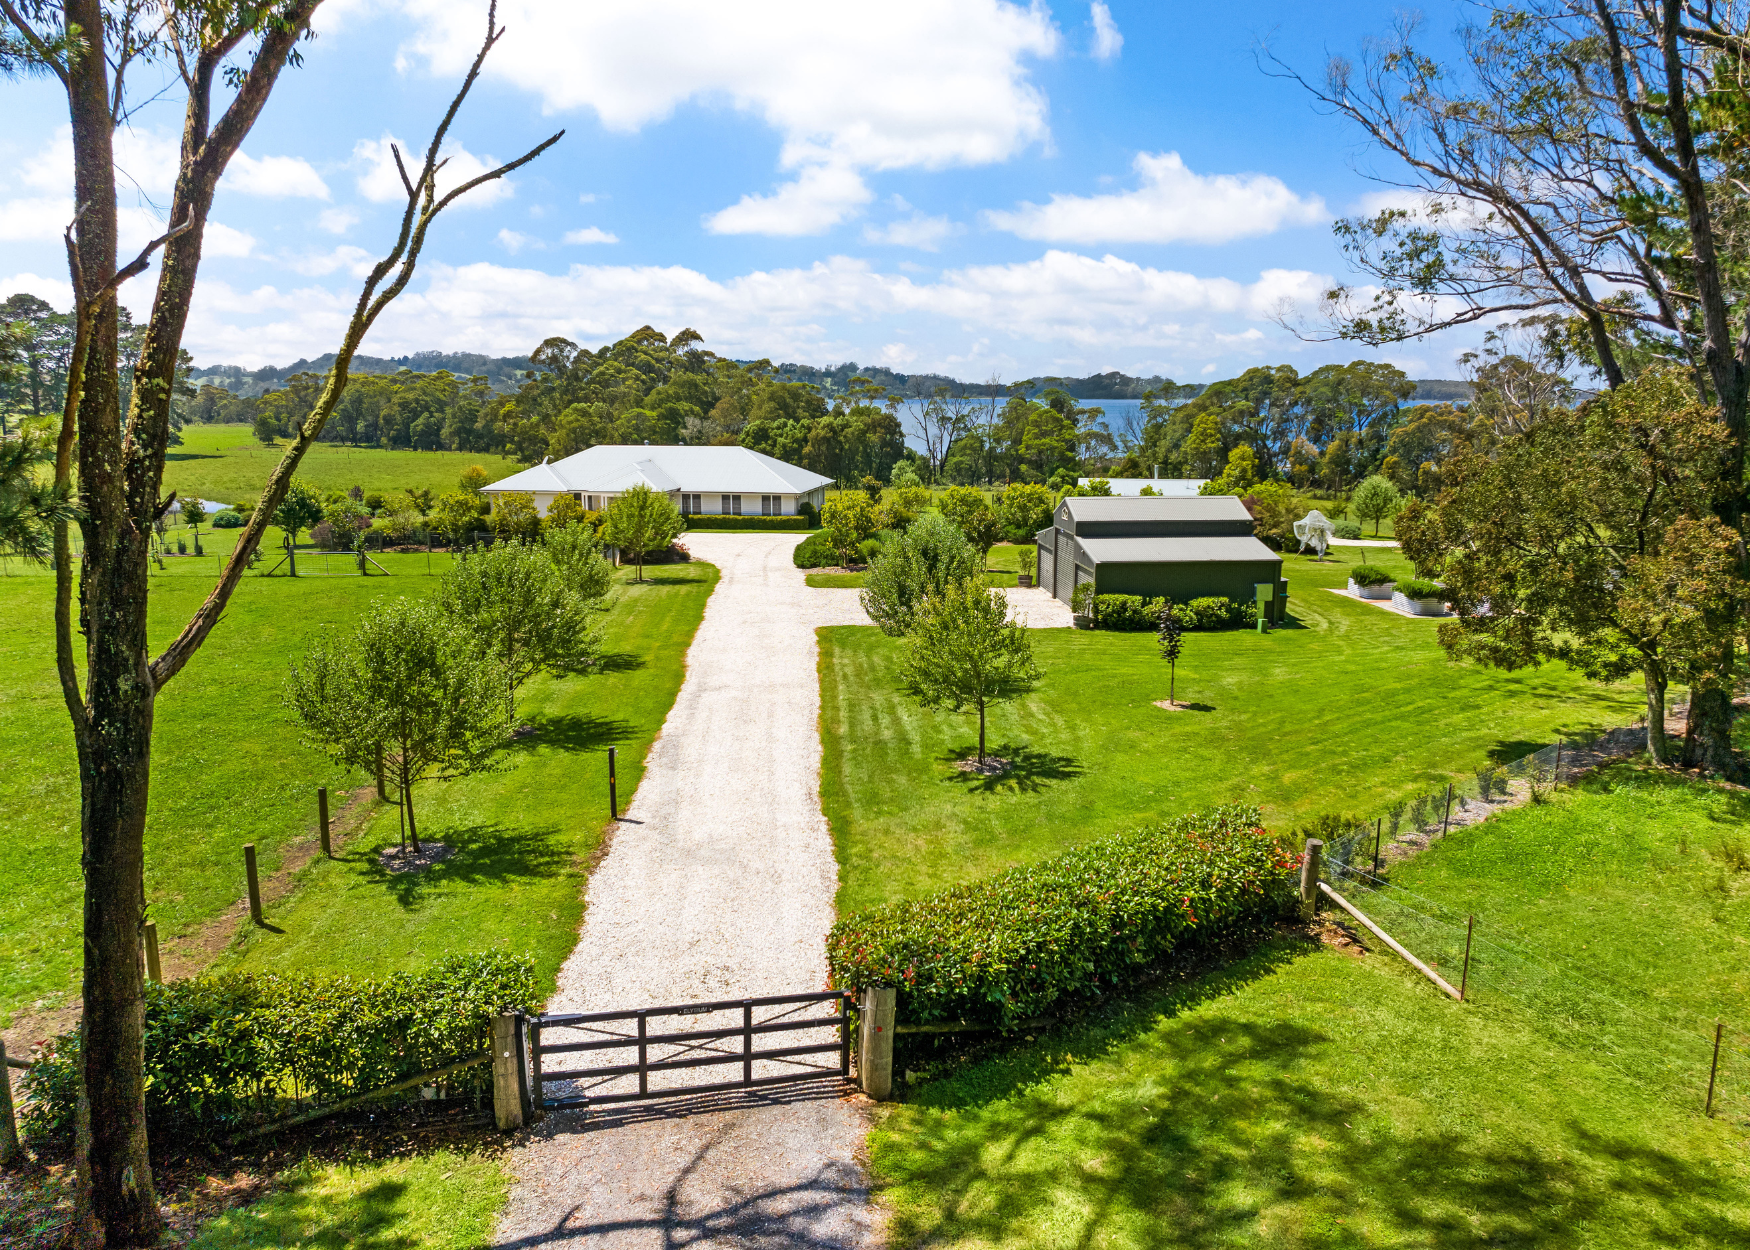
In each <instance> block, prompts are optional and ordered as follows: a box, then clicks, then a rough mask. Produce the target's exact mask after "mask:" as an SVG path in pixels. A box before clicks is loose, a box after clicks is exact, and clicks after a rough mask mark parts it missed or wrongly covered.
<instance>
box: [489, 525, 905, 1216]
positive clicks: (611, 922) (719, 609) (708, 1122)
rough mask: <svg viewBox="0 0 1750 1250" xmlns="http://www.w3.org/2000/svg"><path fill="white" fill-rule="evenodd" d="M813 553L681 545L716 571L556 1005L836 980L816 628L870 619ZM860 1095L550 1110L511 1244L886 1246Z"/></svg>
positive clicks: (774, 544)
mask: <svg viewBox="0 0 1750 1250" xmlns="http://www.w3.org/2000/svg"><path fill="white" fill-rule="evenodd" d="M800 540H801V536H800V535H795V534H711V533H697V534H689V535H688V536H687V538H686V543H687V545H688V547H689V548H691V550H692V552H693V554H694V556H695V557H696V558H698V559H700V560H705V561H709V562H710V563H712V564H715V565H716V566H717V568H718V569H719V570H720V573H721V580H720V581H719V582H718V585H717V588H716V590H715V591H714V592H713V593H712V595H711V599H710V601H709V603H708V604H707V605H706V608H705V617H704V620H703V622H702V623H701V624H700V626H699V632H698V634H697V636H696V637H695V638H694V640H693V644H692V647H691V649H690V650H689V651H688V653H687V677H686V681H685V682H684V684H683V685H682V686H681V690H680V694H679V695H678V697H677V698H676V699H675V704H674V707H673V709H671V710H670V712H669V714H668V719H667V721H666V722H665V723H664V725H663V729H662V733H661V735H660V736H659V737H658V738H657V740H656V742H655V744H654V745H653V746H652V747H651V750H650V755H649V759H648V763H647V765H646V769H645V773H644V779H643V781H642V782H641V783H640V785H639V787H638V793H637V797H636V799H635V800H634V802H633V803H632V806H631V808H630V809H629V810H628V811H627V812H626V813H625V816H624V818H623V819H622V820H621V822H620V824H619V826H618V829H617V831H616V832H615V835H614V842H613V848H612V850H611V851H610V852H609V853H608V855H607V857H606V859H604V860H603V862H602V864H601V866H600V867H599V868H597V869H596V871H595V874H594V876H592V877H591V879H590V883H589V896H588V908H587V910H586V914H585V920H584V926H583V932H582V934H581V936H580V938H579V940H578V943H577V948H576V950H574V951H573V952H572V954H571V957H570V958H569V959H568V960H567V961H566V963H565V966H564V968H563V970H562V971H561V972H560V974H559V987H558V990H557V992H556V993H555V994H554V996H553V999H552V1000H551V1002H550V1003H549V1005H548V1010H549V1011H600V1010H609V1009H615V1008H624V1007H645V1006H655V1005H661V1004H670V1003H686V1002H695V1001H703V1000H713V999H730V998H742V997H748V996H765V995H773V994H785V993H795V992H797V991H804V990H817V989H822V988H824V987H825V984H826V957H825V948H824V940H825V937H826V932H827V929H828V928H829V927H830V926H831V925H832V922H833V919H834V913H833V895H834V893H835V891H836V889H837V885H838V869H837V865H836V864H835V863H834V860H833V853H832V837H831V834H830V833H829V831H828V829H827V823H826V818H825V817H824V816H823V815H822V814H821V810H820V733H819V713H820V689H819V682H818V678H817V675H816V646H815V636H814V631H815V629H816V627H818V626H821V625H836V624H864V623H867V618H866V617H865V616H864V614H863V611H862V609H861V608H860V607H859V606H858V605H857V602H856V598H855V593H854V592H853V593H852V595H851V597H850V598H849V599H848V600H847V599H846V598H845V597H844V596H842V595H837V594H831V593H826V592H822V591H816V590H810V589H809V588H808V586H807V585H806V584H805V583H804V582H803V577H802V574H801V572H800V571H798V570H797V569H796V568H795V567H794V566H793V565H792V564H791V561H790V553H791V551H792V549H793V548H794V547H795V546H796V544H797V543H798V542H799V541H800ZM701 1024H702V1022H700V1021H686V1022H684V1023H683V1022H681V1021H676V1023H675V1024H674V1025H672V1026H671V1027H676V1028H696V1027H701ZM711 1027H715V1022H712V1024H711ZM789 1037H790V1038H798V1039H801V1038H808V1039H809V1040H815V1039H813V1038H811V1037H809V1035H808V1034H807V1033H803V1034H791V1035H789ZM786 1040H788V1039H786ZM615 1061H617V1060H614V1059H610V1060H608V1062H615ZM695 1071H696V1072H698V1073H699V1074H700V1075H698V1076H696V1077H692V1083H701V1082H703V1081H707V1080H712V1079H722V1072H723V1069H721V1068H718V1069H711V1068H705V1069H697V1070H695ZM757 1074H758V1073H756V1075H757ZM689 1075H690V1074H689ZM670 1079H671V1080H673V1079H675V1075H674V1074H670ZM861 1103H862V1099H861V1096H860V1095H849V1094H847V1093H846V1092H845V1091H843V1090H841V1089H838V1088H836V1087H831V1086H826V1087H823V1088H815V1087H812V1086H790V1087H777V1089H776V1090H775V1091H774V1092H768V1093H763V1094H753V1093H748V1094H734V1095H694V1096H686V1097H682V1098H677V1099H674V1100H671V1101H667V1102H655V1103H646V1104H624V1105H622V1106H621V1107H619V1108H608V1109H603V1110H601V1111H598V1112H595V1113H592V1114H590V1115H588V1116H585V1115H583V1114H580V1113H577V1112H560V1113H556V1114H553V1115H549V1116H548V1117H547V1118H546V1120H545V1121H544V1122H543V1123H542V1124H541V1125H539V1126H538V1127H537V1128H536V1129H534V1130H533V1131H532V1132H531V1133H530V1134H528V1136H527V1139H526V1140H525V1141H523V1142H522V1143H520V1144H519V1145H518V1147H517V1148H516V1149H515V1151H514V1152H513V1154H512V1159H511V1166H512V1169H513V1172H514V1174H515V1176H516V1182H515V1184H514V1186H513V1188H512V1192H511V1197H510V1201H509V1204H508V1206H507V1207H506V1210H505V1212H504V1215H503V1216H502V1218H501V1220H500V1224H499V1230H498V1239H497V1244H499V1245H501V1246H535V1245H558V1246H588V1247H591V1248H592V1250H593V1248H595V1247H614V1248H615V1250H619V1248H621V1247H628V1248H629V1247H638V1248H639V1250H644V1248H647V1247H648V1248H650V1250H655V1248H656V1247H670V1246H674V1245H676V1244H686V1245H690V1246H698V1247H707V1246H754V1247H799V1246H809V1247H852V1246H864V1245H869V1244H872V1243H873V1242H874V1241H875V1240H876V1236H877V1235H876V1231H875V1224H874V1219H873V1216H872V1213H871V1210H870V1206H869V1202H868V1193H867V1182H866V1179H865V1175H864V1171H863V1167H862V1164H861V1162H860V1158H859V1156H860V1152H861V1150H862V1148H863V1139H864V1136H865V1133H866V1131H867V1122H866V1118H865V1113H864V1111H863V1109H862V1106H861Z"/></svg>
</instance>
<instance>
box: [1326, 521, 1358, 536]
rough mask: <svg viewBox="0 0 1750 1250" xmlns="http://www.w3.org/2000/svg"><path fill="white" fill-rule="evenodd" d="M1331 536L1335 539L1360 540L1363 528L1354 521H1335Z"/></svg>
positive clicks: (1332, 524)
mask: <svg viewBox="0 0 1750 1250" xmlns="http://www.w3.org/2000/svg"><path fill="white" fill-rule="evenodd" d="M1331 536H1332V537H1333V538H1350V539H1354V538H1360V537H1361V527H1360V526H1359V525H1357V524H1355V522H1353V521H1333V522H1332V523H1331Z"/></svg>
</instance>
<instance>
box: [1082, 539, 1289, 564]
mask: <svg viewBox="0 0 1750 1250" xmlns="http://www.w3.org/2000/svg"><path fill="white" fill-rule="evenodd" d="M1076 541H1077V542H1078V543H1080V544H1081V548H1082V550H1083V551H1085V552H1086V553H1087V555H1088V559H1089V560H1091V561H1092V562H1093V563H1095V564H1250V563H1254V562H1258V563H1263V562H1268V563H1271V564H1275V565H1281V563H1282V557H1281V556H1280V555H1279V554H1277V553H1276V552H1274V551H1271V550H1270V548H1268V547H1266V546H1265V545H1264V544H1263V543H1261V542H1259V541H1258V540H1257V539H1256V538H1240V537H1238V536H1225V537H1223V536H1216V537H1204V536H1201V535H1195V536H1190V537H1185V538H1168V537H1161V538H1078V539H1076Z"/></svg>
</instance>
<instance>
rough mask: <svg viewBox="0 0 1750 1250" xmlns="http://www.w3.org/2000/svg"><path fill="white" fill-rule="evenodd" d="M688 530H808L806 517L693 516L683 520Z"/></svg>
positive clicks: (811, 522)
mask: <svg viewBox="0 0 1750 1250" xmlns="http://www.w3.org/2000/svg"><path fill="white" fill-rule="evenodd" d="M683 519H684V520H685V521H686V523H687V528H688V529H690V530H810V529H813V528H814V522H813V521H812V520H810V519H809V518H808V517H806V516H694V515H688V516H687V517H685V518H683Z"/></svg>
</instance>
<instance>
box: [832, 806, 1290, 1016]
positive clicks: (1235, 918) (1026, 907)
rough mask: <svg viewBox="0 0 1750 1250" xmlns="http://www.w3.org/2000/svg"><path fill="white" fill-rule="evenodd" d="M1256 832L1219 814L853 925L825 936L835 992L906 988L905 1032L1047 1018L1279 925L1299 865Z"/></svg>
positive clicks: (1241, 811)
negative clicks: (1166, 963)
mask: <svg viewBox="0 0 1750 1250" xmlns="http://www.w3.org/2000/svg"><path fill="white" fill-rule="evenodd" d="M1259 824H1260V816H1259V813H1258V809H1257V808H1255V807H1240V806H1232V807H1222V808H1217V809H1216V810H1214V811H1211V812H1205V813H1199V814H1195V815H1190V816H1183V817H1180V818H1179V819H1177V820H1174V821H1171V822H1169V823H1166V824H1163V825H1159V826H1155V827H1153V828H1147V829H1141V830H1138V831H1136V832H1135V833H1129V834H1121V835H1117V836H1110V837H1106V838H1102V839H1100V840H1099V841H1096V842H1092V843H1090V844H1088V845H1087V846H1083V847H1079V848H1077V849H1076V850H1073V851H1070V852H1068V853H1067V854H1064V855H1060V856H1057V857H1056V858H1054V859H1048V860H1045V861H1044V862H1042V863H1038V864H1031V865H1027V866H1024V867H1020V868H1012V869H1010V870H1009V871H1007V872H1004V873H1000V874H998V875H997V876H994V877H988V878H986V879H984V880H982V881H975V882H970V883H968V884H966V885H961V886H956V887H955V888H953V889H951V890H945V891H943V892H942V893H940V894H935V895H931V896H930V897H928V898H922V899H914V900H908V901H905V902H900V903H892V904H889V905H888V906H886V907H879V908H875V909H872V910H870V911H865V912H859V913H856V914H854V915H851V916H847V917H846V918H845V919H843V920H841V921H839V922H838V923H837V924H836V925H834V926H833V928H832V932H831V934H830V935H829V936H828V938H827V963H828V966H829V968H830V969H831V977H832V984H833V985H834V986H835V987H837V988H841V989H849V988H856V989H861V988H862V987H864V986H869V985H891V986H895V987H897V988H898V990H899V1018H900V1019H901V1020H904V1021H906V1022H908V1023H916V1022H924V1021H931V1020H952V1019H965V1020H971V1021H994V1022H996V1023H1000V1024H1012V1023H1014V1022H1015V1021H1016V1020H1019V1019H1023V1018H1025V1017H1028V1016H1034V1015H1038V1014H1040V1013H1042V1012H1045V1011H1049V1010H1051V1009H1052V1008H1053V1007H1054V1006H1056V1005H1057V1004H1058V1003H1059V1002H1060V1001H1062V1000H1063V999H1065V998H1067V997H1070V996H1074V995H1080V994H1088V993H1097V992H1099V991H1101V990H1103V989H1105V988H1107V987H1109V986H1113V985H1118V984H1120V983H1122V982H1124V981H1126V980H1129V979H1130V978H1132V977H1133V976H1135V975H1136V974H1137V973H1138V972H1140V971H1141V970H1142V969H1143V968H1145V967H1146V966H1147V965H1149V964H1151V963H1153V962H1154V961H1156V960H1158V959H1160V958H1161V957H1162V956H1165V955H1168V954H1171V953H1173V952H1174V951H1177V950H1191V949H1197V948H1200V947H1208V946H1211V945H1213V944H1215V943H1218V942H1221V941H1223V940H1225V939H1228V938H1231V937H1234V936H1237V935H1239V934H1241V933H1244V932H1247V931H1249V930H1252V929H1254V928H1256V927H1258V926H1260V925H1263V924H1268V923H1270V922H1271V921H1273V920H1275V919H1276V917H1277V916H1279V915H1280V914H1281V913H1282V911H1283V910H1284V909H1285V908H1286V906H1287V905H1288V904H1289V902H1290V901H1291V900H1292V899H1293V897H1294V885H1293V883H1292V880H1291V878H1290V873H1291V872H1292V870H1293V869H1294V867H1295V865H1296V863H1297V857H1296V855H1295V854H1294V853H1293V852H1292V851H1290V850H1289V849H1288V848H1287V847H1286V846H1284V845H1283V844H1282V843H1281V842H1279V841H1278V840H1277V839H1275V838H1274V837H1272V836H1271V835H1270V834H1269V833H1267V832H1266V831H1265V830H1264V829H1262V828H1260V827H1259Z"/></svg>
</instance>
